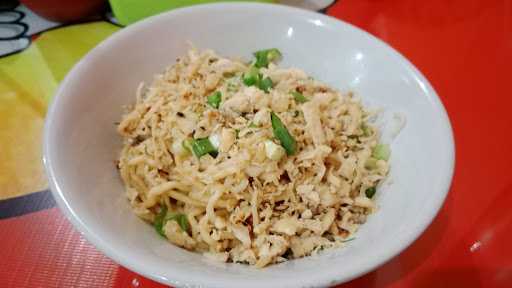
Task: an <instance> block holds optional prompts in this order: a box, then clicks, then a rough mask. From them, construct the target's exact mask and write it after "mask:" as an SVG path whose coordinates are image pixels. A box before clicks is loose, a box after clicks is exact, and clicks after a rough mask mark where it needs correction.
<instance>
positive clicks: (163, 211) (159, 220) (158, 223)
mask: <svg viewBox="0 0 512 288" xmlns="http://www.w3.org/2000/svg"><path fill="white" fill-rule="evenodd" d="M166 215H167V207H166V206H163V207H161V208H160V212H159V213H158V215H156V216H155V221H154V222H153V226H154V227H155V230H156V232H158V234H160V235H162V236H163V237H165V233H164V224H165V216H166Z"/></svg>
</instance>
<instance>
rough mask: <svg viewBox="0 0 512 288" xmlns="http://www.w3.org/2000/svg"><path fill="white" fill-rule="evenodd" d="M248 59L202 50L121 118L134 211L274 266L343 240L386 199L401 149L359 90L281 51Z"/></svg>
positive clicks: (225, 257)
mask: <svg viewBox="0 0 512 288" xmlns="http://www.w3.org/2000/svg"><path fill="white" fill-rule="evenodd" d="M254 56H255V59H254V60H253V61H251V62H250V63H245V62H243V61H241V60H237V59H228V58H224V57H221V56H219V55H217V54H216V53H215V52H214V51H212V50H205V51H198V50H196V49H191V50H189V51H188V53H187V55H185V56H183V57H181V58H179V59H177V60H176V63H175V64H174V65H172V66H171V67H169V68H167V69H166V70H165V72H164V73H162V74H160V75H157V76H156V77H155V79H154V81H153V83H152V84H151V85H149V86H148V87H146V86H144V85H143V84H141V85H140V86H139V88H138V89H137V91H136V103H135V104H134V105H132V106H129V107H127V112H126V114H125V115H124V116H123V117H122V121H121V122H120V124H119V125H118V127H117V128H118V132H119V133H120V134H121V135H122V137H123V138H124V144H123V148H122V151H121V154H120V157H119V163H118V168H119V171H120V175H121V177H122V180H123V181H124V184H125V186H126V194H127V197H128V199H129V201H130V204H131V206H132V208H133V211H134V213H135V214H136V215H137V216H139V217H140V218H142V219H144V220H146V221H147V222H149V223H151V224H152V225H153V226H154V228H155V230H156V232H157V233H159V234H160V235H162V236H163V237H165V238H166V239H167V240H168V241H169V242H171V243H173V244H175V245H178V246H180V247H183V248H185V249H188V250H191V251H197V252H201V253H203V254H204V255H205V256H206V257H208V258H211V259H215V260H218V261H222V262H234V263H245V264H250V265H255V266H256V267H265V266H267V265H269V264H274V263H279V262H283V261H287V260H290V259H295V258H301V257H304V256H308V255H312V254H315V253H318V252H319V251H320V250H323V249H326V248H332V247H340V246H343V245H344V243H345V242H347V241H351V240H353V239H354V233H355V232H356V231H357V229H358V227H359V226H360V225H361V224H363V223H365V221H366V220H367V217H368V215H369V214H371V213H372V212H373V211H375V209H376V204H375V202H374V198H375V197H374V196H375V194H376V191H377V186H378V184H379V183H380V182H381V181H383V179H384V178H385V177H386V175H387V174H388V171H389V164H388V159H389V155H390V150H389V148H388V146H387V145H384V144H381V143H379V140H378V139H379V131H378V130H377V128H376V127H375V126H374V125H372V124H371V121H370V119H371V118H372V116H373V113H370V112H369V111H367V110H365V109H364V107H363V106H362V104H361V101H360V99H358V98H357V97H355V96H354V95H353V94H352V93H346V94H342V93H341V92H339V91H337V90H335V89H333V88H331V87H329V86H327V85H326V84H324V83H321V82H319V81H317V80H315V79H313V78H312V77H309V76H308V75H307V74H306V73H305V72H304V71H302V70H299V69H295V68H280V67H278V66H277V62H278V61H279V60H280V58H281V57H282V55H281V52H280V51H279V50H277V49H266V50H261V51H257V52H255V53H254Z"/></svg>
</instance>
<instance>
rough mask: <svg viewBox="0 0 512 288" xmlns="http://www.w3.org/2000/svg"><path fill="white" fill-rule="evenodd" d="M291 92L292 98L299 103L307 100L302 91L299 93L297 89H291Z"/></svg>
mask: <svg viewBox="0 0 512 288" xmlns="http://www.w3.org/2000/svg"><path fill="white" fill-rule="evenodd" d="M291 94H292V96H293V98H294V99H295V101H297V102H299V103H304V102H307V101H308V98H306V96H304V95H302V93H299V92H297V91H292V92H291Z"/></svg>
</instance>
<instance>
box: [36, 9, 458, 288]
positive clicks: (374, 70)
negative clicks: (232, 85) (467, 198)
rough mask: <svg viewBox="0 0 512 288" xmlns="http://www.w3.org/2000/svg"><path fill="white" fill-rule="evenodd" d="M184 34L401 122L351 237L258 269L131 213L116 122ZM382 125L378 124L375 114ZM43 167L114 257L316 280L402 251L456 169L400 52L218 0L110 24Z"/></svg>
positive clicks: (73, 83)
mask: <svg viewBox="0 0 512 288" xmlns="http://www.w3.org/2000/svg"><path fill="white" fill-rule="evenodd" d="M187 41H190V42H192V43H193V44H194V45H195V46H196V47H198V48H211V49H214V50H216V51H217V52H218V53H219V54H221V55H226V56H230V57H237V56H242V57H244V58H246V59H250V57H251V52H253V51H256V50H258V49H262V48H269V47H277V48H279V49H280V50H281V51H282V52H283V55H284V59H283V61H282V63H281V65H282V66H295V67H298V68H301V69H303V70H305V71H306V72H307V73H309V74H310V75H312V76H313V77H315V78H317V79H320V80H322V81H324V82H327V83H328V84H330V85H332V86H334V87H337V88H339V89H341V90H343V91H347V90H352V91H354V92H355V93H356V94H358V95H360V96H361V97H362V99H363V101H364V103H366V104H367V105H368V106H369V107H379V108H383V109H384V111H385V112H384V114H383V115H388V116H389V117H388V116H384V117H388V118H386V119H388V120H389V121H392V120H390V119H392V118H393V117H391V116H390V115H392V114H393V113H395V112H399V113H401V115H404V116H405V119H406V125H405V127H404V128H403V129H402V131H401V132H400V134H399V135H398V136H397V137H396V138H394V140H392V141H391V140H390V139H391V138H389V139H388V141H390V143H391V148H392V157H391V174H390V176H389V179H388V180H387V181H386V183H384V185H382V187H381V188H380V189H379V191H378V205H379V207H380V208H379V210H378V211H377V212H376V213H375V214H373V215H372V216H371V217H370V218H369V220H368V222H367V223H366V224H365V225H363V226H362V228H361V229H360V231H359V232H358V233H357V235H356V238H357V239H356V241H352V242H350V243H349V244H348V245H347V247H346V248H344V249H338V250H332V251H328V252H326V253H324V254H322V255H320V256H316V257H309V258H305V259H300V260H295V261H290V262H287V263H283V264H280V265H274V266H271V267H268V268H265V269H259V270H258V269H254V268H252V267H247V266H243V265H236V264H235V265H234V264H219V263H212V262H209V261H207V260H205V259H204V258H203V257H202V256H201V255H198V254H195V253H191V252H188V251H185V250H183V249H180V248H176V247H175V246H173V245H170V244H169V243H168V242H166V241H165V240H164V239H162V238H161V237H160V236H158V235H157V234H156V233H155V232H154V230H153V228H152V227H150V226H149V225H147V224H146V223H144V222H143V221H142V220H140V219H138V218H137V217H136V216H134V214H133V213H132V212H131V210H130V208H129V205H128V202H127V201H126V199H125V196H124V189H123V184H122V182H121V180H120V178H119V175H118V172H117V170H116V169H115V164H114V161H115V160H116V157H117V156H118V153H119V151H120V148H121V139H120V137H119V136H118V135H117V134H116V130H115V125H114V123H115V122H117V121H119V119H120V117H121V114H122V106H123V105H126V104H130V103H133V102H134V99H135V90H136V88H137V86H138V85H139V83H140V82H141V81H146V82H150V81H151V79H152V77H153V75H154V74H156V73H159V72H160V71H163V69H164V68H165V67H166V66H167V65H170V64H172V63H174V61H175V59H176V58H177V57H178V56H180V55H183V54H184V53H185V51H186V50H187V48H188V46H187ZM384 122H386V121H384ZM45 133H46V134H45V164H46V167H47V171H48V175H49V177H50V183H51V187H52V190H53V192H54V195H55V197H56V199H57V201H58V203H59V205H60V207H61V208H62V209H63V211H64V212H65V213H66V215H67V216H68V217H69V218H70V219H71V221H72V222H73V223H74V224H75V226H76V227H77V228H78V229H79V230H80V231H82V232H83V233H84V235H85V236H86V237H87V238H88V239H89V240H90V241H91V242H92V243H93V244H94V245H96V246H97V247H98V248H100V249H101V250H102V251H103V252H104V253H106V254H107V255H108V256H109V257H111V258H113V259H114V260H116V261H118V262H120V263H121V264H122V265H124V266H126V267H128V268H130V269H132V270H134V271H136V272H139V273H142V274H144V275H146V276H148V277H151V278H153V279H156V280H157V281H160V282H164V283H168V284H173V285H178V286H181V285H185V284H187V285H192V286H193V285H204V286H214V287H237V286H240V285H242V284H243V285H244V286H245V287H257V286H258V287H260V286H266V285H270V286H273V287H274V286H279V287H288V286H297V285H298V284H301V285H303V286H316V285H328V284H334V283H338V282H342V281H346V280H349V279H351V278H354V277H356V276H358V275H361V274H362V273H365V272H367V271H369V270H371V269H374V268H375V267H376V266H378V265H380V264H382V263H383V262H384V261H386V260H388V259H389V258H390V257H392V256H394V255H396V254H398V253H399V252H400V251H401V250H403V249H405V247H407V246H408V245H409V244H410V243H411V242H412V241H413V240H414V239H415V238H416V237H417V236H418V235H419V234H420V233H421V232H422V231H423V230H424V229H425V228H426V226H427V225H428V224H429V223H430V221H431V220H432V218H433V217H434V216H435V214H436V213H437V211H438V209H439V207H440V206H441V204H442V202H443V200H444V198H445V196H446V193H447V191H448V187H449V184H450V181H451V176H452V170H453V157H454V152H453V140H452V133H451V128H450V124H449V121H448V118H447V116H446V113H445V111H444V108H443V106H442V104H441V103H440V101H439V99H438V98H437V95H436V93H435V91H434V90H433V89H432V88H431V86H430V85H429V83H428V81H427V80H425V78H424V77H423V76H422V75H421V74H420V73H419V72H418V71H417V70H416V69H415V68H414V67H413V66H412V65H411V64H410V63H409V62H408V61H407V60H405V59H404V58H403V57H402V56H400V55H399V54H398V53H396V52H395V51H394V50H392V49H391V48H389V47H388V46H387V45H385V44H383V43H382V42H380V41H379V40H377V39H375V38H374V37H372V36H370V35H368V34H366V33H364V32H362V31H360V30H359V29H357V28H354V27H352V26H350V25H348V24H345V23H343V22H340V21H337V20H334V19H332V18H329V17H326V16H323V15H320V14H316V13H312V12H307V11H303V10H298V9H293V8H286V7H282V6H275V5H259V4H216V5H205V6H196V7H192V8H187V9H182V10H175V11H173V12H169V13H166V14H162V15H159V16H156V17H152V18H149V19H147V20H145V21H142V22H140V23H138V24H136V25H133V26H130V27H128V28H125V29H123V30H122V31H120V32H118V33H116V34H115V35H113V36H112V37H110V38H109V39H107V40H106V41H105V42H103V43H101V44H100V45H99V46H98V47H96V48H95V49H94V50H93V51H92V52H91V53H89V54H88V55H87V56H86V57H85V58H84V59H83V60H82V61H80V63H78V64H77V65H76V66H75V67H74V69H73V70H72V71H71V72H70V73H69V74H68V76H67V77H66V79H65V80H64V82H63V83H62V85H61V87H60V89H59V91H58V93H57V95H56V96H55V98H54V102H53V104H52V106H51V108H50V111H49V113H48V117H47V126H46V132H45Z"/></svg>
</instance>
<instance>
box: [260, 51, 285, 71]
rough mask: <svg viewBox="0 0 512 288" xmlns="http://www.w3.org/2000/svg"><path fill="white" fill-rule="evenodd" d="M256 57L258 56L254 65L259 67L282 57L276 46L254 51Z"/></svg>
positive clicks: (266, 65)
mask: <svg viewBox="0 0 512 288" xmlns="http://www.w3.org/2000/svg"><path fill="white" fill-rule="evenodd" d="M254 57H256V62H254V66H256V67H258V68H261V67H268V64H269V63H270V62H274V61H277V60H278V59H279V58H281V52H280V51H279V50H277V49H276V48H272V49H266V50H260V51H256V52H254Z"/></svg>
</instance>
